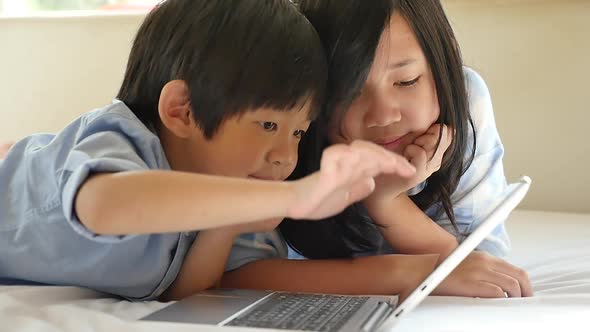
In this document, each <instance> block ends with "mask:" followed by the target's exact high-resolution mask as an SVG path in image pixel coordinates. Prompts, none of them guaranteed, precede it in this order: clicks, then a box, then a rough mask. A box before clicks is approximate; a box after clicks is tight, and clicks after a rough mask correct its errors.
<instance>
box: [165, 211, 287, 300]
mask: <svg viewBox="0 0 590 332" xmlns="http://www.w3.org/2000/svg"><path fill="white" fill-rule="evenodd" d="M280 222H281V219H271V220H265V221H258V222H255V223H250V224H243V225H234V226H227V227H220V228H213V229H209V230H204V231H200V232H199V234H198V235H197V238H196V239H195V242H193V245H192V246H191V248H190V250H189V252H188V253H187V255H186V257H185V258H184V260H183V263H182V267H181V269H180V271H179V273H178V276H177V277H176V279H175V280H174V282H173V283H172V285H171V286H170V287H169V288H168V289H167V290H166V292H164V294H162V296H161V297H160V300H162V301H176V300H180V299H183V298H185V297H187V296H190V295H192V294H195V293H197V292H200V291H202V290H205V289H209V288H213V287H216V286H219V283H220V281H221V276H222V275H223V272H224V271H225V266H226V263H227V259H228V257H229V254H230V251H231V249H232V246H233V244H234V240H235V238H236V237H237V236H238V235H240V234H242V233H257V232H269V231H271V230H273V229H275V228H276V227H277V226H278V225H279V224H280Z"/></svg>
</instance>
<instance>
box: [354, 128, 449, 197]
mask: <svg viewBox="0 0 590 332" xmlns="http://www.w3.org/2000/svg"><path fill="white" fill-rule="evenodd" d="M440 130H441V125H440V124H433V125H432V126H430V128H428V130H427V131H426V132H425V133H424V134H422V135H421V136H418V137H417V138H416V139H415V140H414V142H413V143H412V144H410V145H408V146H407V147H406V148H405V150H404V157H406V159H407V160H408V161H409V162H410V163H411V164H412V165H413V166H414V167H415V168H416V173H415V174H414V176H412V177H410V178H402V177H400V176H399V175H398V174H383V175H380V176H379V177H377V178H376V179H375V185H376V187H375V191H374V192H373V193H372V194H371V195H370V196H369V197H367V199H366V201H365V202H366V203H368V204H373V203H379V202H383V201H387V202H389V201H390V200H391V199H394V198H395V197H397V196H398V195H400V194H402V193H405V192H406V191H408V190H409V189H411V188H413V187H415V186H417V185H418V184H419V183H421V182H423V181H425V180H426V179H427V178H428V177H430V176H431V175H432V174H433V173H434V172H436V171H438V170H439V169H440V166H441V164H442V159H443V156H444V153H445V152H446V151H447V149H448V148H449V146H450V145H451V142H452V140H453V135H454V131H453V130H451V129H449V128H448V127H447V126H446V125H442V131H443V132H442V136H441V139H440V144H439V145H438V149H437V145H436V143H437V142H438V136H439V132H440Z"/></svg>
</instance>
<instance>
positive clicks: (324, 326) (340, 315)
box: [226, 292, 369, 331]
mask: <svg viewBox="0 0 590 332" xmlns="http://www.w3.org/2000/svg"><path fill="white" fill-rule="evenodd" d="M368 299H369V298H368V297H351V296H338V295H325V294H323V295H322V294H317V295H315V294H294V293H280V292H278V293H274V294H272V295H271V296H269V297H268V298H267V299H266V300H265V301H264V302H262V303H260V304H258V305H256V306H255V307H254V308H252V309H250V310H248V311H246V312H244V313H242V314H241V315H240V316H238V317H236V318H234V319H233V320H231V321H230V322H229V323H228V324H226V326H244V327H262V328H273V329H291V330H302V331H337V330H339V329H340V328H341V327H342V326H343V325H344V324H345V323H346V322H347V321H348V320H349V319H350V317H352V315H354V314H355V313H356V312H357V311H358V310H359V309H360V308H361V306H362V305H363V304H364V303H365V302H367V300H368Z"/></svg>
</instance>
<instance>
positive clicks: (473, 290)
mask: <svg viewBox="0 0 590 332" xmlns="http://www.w3.org/2000/svg"><path fill="white" fill-rule="evenodd" d="M504 293H506V294H507V295H508V297H529V296H533V289H532V287H531V282H530V281H529V277H528V275H527V273H526V272H525V271H524V270H522V269H520V268H518V267H516V266H514V265H511V264H509V263H507V262H506V261H504V260H502V259H500V258H497V257H494V256H492V255H490V254H488V253H485V252H481V251H474V252H472V253H471V254H470V255H469V256H467V257H466V258H465V260H464V261H463V262H461V264H460V265H459V266H457V268H455V270H454V271H453V272H452V273H451V274H450V275H449V276H448V277H447V278H446V279H445V280H444V281H443V282H442V283H441V284H440V285H439V286H438V287H437V288H436V289H435V290H434V292H433V294H435V295H452V296H468V297H484V298H503V297H505V296H506V294H504Z"/></svg>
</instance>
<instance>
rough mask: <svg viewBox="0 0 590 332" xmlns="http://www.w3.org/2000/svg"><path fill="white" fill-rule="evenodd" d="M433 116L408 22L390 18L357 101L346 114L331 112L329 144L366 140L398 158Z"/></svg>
mask: <svg viewBox="0 0 590 332" xmlns="http://www.w3.org/2000/svg"><path fill="white" fill-rule="evenodd" d="M343 112H344V113H343ZM341 114H343V116H342V115H341ZM438 116H439V105H438V99H437V93H436V86H435V83H434V79H433V76H432V73H431V71H430V68H429V65H428V63H427V61H426V57H425V56H424V53H423V52H422V49H421V47H420V45H419V44H418V40H417V39H416V36H415V35H414V32H413V31H412V29H411V28H410V26H409V25H408V23H407V21H406V20H405V19H404V18H403V17H402V16H401V15H399V14H394V15H393V17H392V18H391V22H390V24H389V27H388V28H387V29H385V30H384V32H383V34H382V35H381V38H380V40H379V45H378V47H377V50H376V53H375V59H374V62H373V66H372V67H371V70H370V73H369V76H368V78H367V81H366V82H365V84H364V86H363V88H362V90H361V92H360V95H358V96H357V97H356V98H355V99H354V100H353V102H352V104H351V105H350V106H349V107H348V109H336V112H334V115H333V116H332V119H331V120H330V128H329V137H330V140H331V141H332V142H333V143H342V142H350V141H352V140H356V139H362V140H368V141H372V142H375V143H377V144H379V145H382V146H383V147H385V148H386V149H388V150H390V151H394V152H397V153H400V154H401V153H403V151H404V149H405V147H406V146H407V145H409V144H411V143H412V142H413V141H414V139H415V138H417V137H418V136H420V135H421V134H423V133H424V132H425V131H426V130H427V129H428V128H429V127H430V126H431V125H432V124H433V123H434V122H435V121H436V120H437V118H438Z"/></svg>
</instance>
